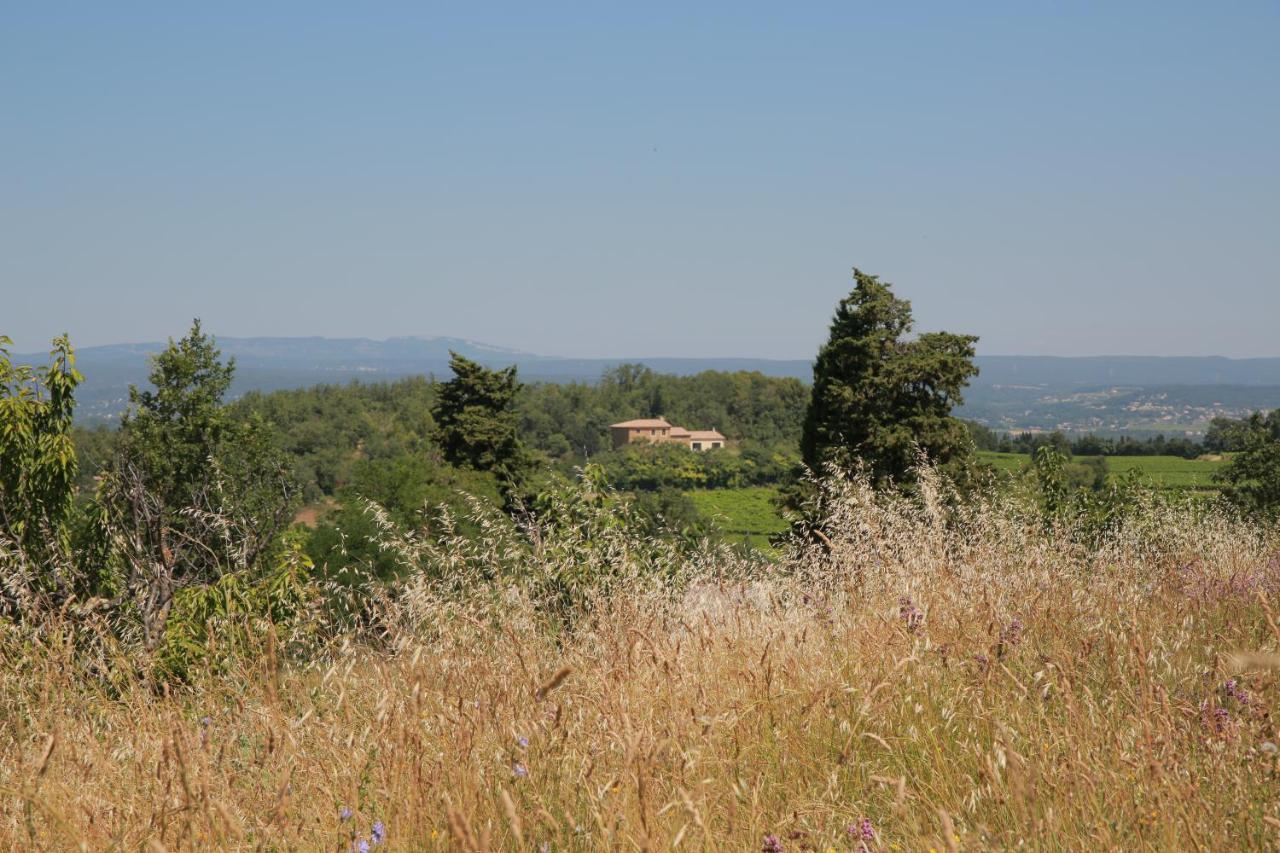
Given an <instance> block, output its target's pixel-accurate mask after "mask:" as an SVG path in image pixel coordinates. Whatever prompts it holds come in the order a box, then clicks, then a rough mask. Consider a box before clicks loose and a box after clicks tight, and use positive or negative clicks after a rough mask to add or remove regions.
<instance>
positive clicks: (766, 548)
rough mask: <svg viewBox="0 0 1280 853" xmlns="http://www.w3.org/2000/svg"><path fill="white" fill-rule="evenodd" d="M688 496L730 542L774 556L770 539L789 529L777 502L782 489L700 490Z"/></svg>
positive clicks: (752, 487) (754, 487) (764, 487)
mask: <svg viewBox="0 0 1280 853" xmlns="http://www.w3.org/2000/svg"><path fill="white" fill-rule="evenodd" d="M686 494H687V495H688V496H689V498H690V499H691V500H692V501H693V503H694V506H696V507H697V509H698V512H700V513H701V514H702V515H704V516H706V517H707V518H709V519H710V520H711V521H712V522H713V523H714V524H715V525H716V527H717V528H718V529H719V530H720V532H721V533H723V534H724V535H725V537H726V538H727V539H728V540H729V541H730V542H737V543H745V544H747V545H749V546H751V547H752V548H755V549H758V550H760V551H763V552H765V553H773V547H772V546H771V545H770V544H769V542H770V538H771V537H773V536H775V535H777V534H779V533H781V532H783V531H784V530H786V529H787V523H786V522H785V521H783V519H782V516H781V515H780V513H779V511H778V507H777V504H776V503H775V500H776V498H777V495H778V490H777V489H775V488H773V487H770V486H750V487H747V488H741V489H697V490H694V491H690V492H686Z"/></svg>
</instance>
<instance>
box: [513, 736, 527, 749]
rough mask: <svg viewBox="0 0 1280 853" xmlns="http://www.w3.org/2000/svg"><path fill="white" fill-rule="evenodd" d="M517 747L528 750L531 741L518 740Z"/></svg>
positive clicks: (523, 738)
mask: <svg viewBox="0 0 1280 853" xmlns="http://www.w3.org/2000/svg"><path fill="white" fill-rule="evenodd" d="M516 745H517V746H519V747H520V748H521V749H528V748H529V739H528V738H527V737H522V738H519V739H517V740H516Z"/></svg>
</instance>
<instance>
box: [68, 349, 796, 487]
mask: <svg viewBox="0 0 1280 853" xmlns="http://www.w3.org/2000/svg"><path fill="white" fill-rule="evenodd" d="M438 391H439V384H438V383H436V382H433V381H432V380H430V379H427V378H424V377H416V378H410V379H402V380H399V381H396V382H390V383H376V384H366V383H360V382H353V383H350V384H347V385H318V386H315V387H312V388H303V389H296V390H283V391H272V392H251V393H249V394H246V395H245V396H243V397H241V398H240V399H239V400H237V401H235V402H234V403H232V404H231V406H230V408H231V410H232V412H233V413H234V414H235V415H236V416H237V417H239V418H244V419H251V418H261V419H262V420H264V421H266V422H267V423H269V424H270V425H271V426H272V427H273V434H274V435H275V436H276V440H277V441H278V442H279V444H280V446H281V449H282V450H284V451H285V452H286V453H287V454H288V455H289V456H290V457H291V458H292V459H293V461H294V466H295V470H294V474H295V476H296V478H297V480H298V483H299V484H300V486H301V487H302V490H303V496H304V499H305V500H307V501H308V502H315V501H318V500H321V499H324V498H332V497H335V496H337V495H338V494H339V492H340V491H342V490H343V489H344V488H345V487H348V486H351V485H352V484H355V483H367V482H368V481H369V479H370V474H371V471H370V470H369V465H370V464H373V463H379V462H380V463H381V464H383V465H385V464H388V463H390V462H391V461H392V460H397V459H400V458H402V457H406V456H412V457H416V458H418V459H424V460H427V461H429V462H433V463H436V464H439V463H440V461H441V460H440V452H439V448H438V447H437V446H436V443H435V437H434V431H435V423H434V421H433V419H432V416H431V409H432V406H434V405H435V403H436V397H437V394H438ZM808 395H809V389H808V387H807V386H806V385H805V384H804V383H802V382H800V381H799V380H797V379H788V378H777V377H770V376H765V375H764V374H761V373H755V372H745V371H744V372H738V373H722V372H718V371H707V372H704V373H699V374H697V375H695V376H672V375H666V374H659V373H655V372H653V371H652V370H650V369H649V368H647V367H643V366H640V365H621V366H619V367H617V368H615V369H613V370H610V371H608V372H607V373H605V374H604V376H603V377H602V378H601V379H600V381H599V382H597V383H594V384H587V383H581V382H574V383H567V384H559V383H538V384H528V385H525V386H524V387H522V388H521V389H520V392H519V396H518V398H517V410H518V414H519V422H520V428H519V435H520V440H521V442H522V443H523V444H524V446H525V448H526V450H528V451H529V452H530V453H532V454H534V456H535V458H536V459H537V461H538V462H539V464H541V465H543V466H551V467H556V468H560V469H563V470H569V469H572V468H573V467H575V466H578V465H582V464H584V463H586V462H588V461H590V462H593V463H597V464H600V465H603V466H604V467H605V469H606V471H608V472H609V474H610V476H611V478H612V479H615V480H616V481H617V484H618V485H620V486H621V487H623V488H657V487H661V486H679V487H686V488H687V487H694V486H707V487H715V486H722V485H735V486H736V485H752V484H759V483H766V482H775V481H776V480H777V479H779V478H780V477H782V476H784V475H785V474H786V472H787V471H788V470H789V469H790V467H791V466H793V465H794V463H795V461H796V459H797V453H796V450H795V448H796V447H797V446H798V444H799V437H800V426H801V423H802V421H803V419H804V409H805V405H806V404H807V402H808ZM657 416H662V417H665V418H667V419H668V420H670V421H671V422H672V423H675V424H678V425H680V426H684V427H687V428H689V429H718V430H719V431H720V432H722V433H724V434H725V435H726V436H727V437H728V438H729V439H730V440H731V442H732V443H733V450H732V452H725V453H708V454H695V453H693V452H692V451H688V450H686V449H684V448H679V447H664V448H661V449H656V448H629V449H627V450H624V451H614V450H613V448H612V444H611V442H610V438H609V424H611V423H616V422H618V421H621V420H627V419H630V418H640V417H657ZM114 435H115V431H114V430H112V429H107V428H105V427H100V428H96V429H79V430H77V435H76V446H77V448H78V450H79V453H80V456H81V479H82V486H83V487H85V489H84V490H88V487H89V486H90V485H91V481H92V479H93V477H94V476H95V475H96V474H97V472H98V470H99V469H100V467H101V464H102V461H103V460H105V459H106V458H108V457H109V456H110V453H111V448H112V444H113V436H114Z"/></svg>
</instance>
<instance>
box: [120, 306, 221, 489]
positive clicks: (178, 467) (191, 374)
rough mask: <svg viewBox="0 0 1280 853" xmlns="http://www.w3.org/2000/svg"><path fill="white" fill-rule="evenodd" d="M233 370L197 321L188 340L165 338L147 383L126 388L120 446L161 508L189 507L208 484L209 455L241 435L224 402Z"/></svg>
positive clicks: (153, 359) (188, 335) (155, 357)
mask: <svg viewBox="0 0 1280 853" xmlns="http://www.w3.org/2000/svg"><path fill="white" fill-rule="evenodd" d="M234 374H235V362H234V360H231V361H228V362H227V363H226V364H223V363H222V361H221V360H220V353H219V351H218V349H217V347H216V346H214V342H213V339H212V338H210V337H209V336H208V335H206V334H204V332H203V331H202V330H201V328H200V321H199V320H195V321H194V322H193V323H192V326H191V331H190V332H188V333H187V335H186V337H184V338H182V339H181V340H179V341H177V342H174V341H173V339H172V338H171V339H170V340H169V346H168V347H166V348H165V349H164V351H163V352H161V353H159V354H158V355H156V356H153V358H152V365H151V373H150V375H149V377H148V379H149V381H150V383H151V386H152V387H151V388H149V389H143V390H140V389H139V388H138V387H137V386H130V388H129V410H128V411H127V412H126V413H125V415H124V417H123V419H122V420H121V424H120V447H119V451H120V453H121V454H122V455H123V456H125V457H127V458H128V460H129V462H130V464H132V465H134V466H137V467H138V468H139V469H140V470H141V471H143V472H144V474H145V477H146V481H147V487H148V488H149V489H150V490H151V491H152V492H153V493H154V494H155V495H156V496H157V497H158V498H159V499H160V500H161V501H162V502H163V503H164V505H165V506H169V507H186V506H190V505H191V504H192V502H193V498H194V497H195V492H196V490H197V489H199V488H201V487H203V485H204V483H205V482H206V479H207V471H208V467H209V459H210V458H211V457H213V456H215V455H217V453H218V452H219V451H220V450H221V449H222V448H223V447H224V445H225V444H227V443H234V442H235V441H236V440H238V439H240V438H241V437H242V436H241V435H238V434H235V433H236V430H235V427H236V425H237V424H236V422H235V421H233V420H232V419H231V417H229V415H228V413H227V412H226V410H225V408H224V406H223V404H222V398H223V397H224V396H225V395H226V393H227V389H228V388H230V386H231V377H232V376H233V375H234Z"/></svg>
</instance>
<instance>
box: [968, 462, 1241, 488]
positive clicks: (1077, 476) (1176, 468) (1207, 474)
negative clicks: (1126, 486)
mask: <svg viewBox="0 0 1280 853" xmlns="http://www.w3.org/2000/svg"><path fill="white" fill-rule="evenodd" d="M978 462H979V463H982V464H984V465H989V466H991V467H992V468H994V469H995V470H996V471H999V472H1003V473H1007V474H1013V475H1018V474H1020V473H1021V472H1023V471H1024V470H1027V469H1028V468H1029V467H1030V465H1031V457H1030V456H1029V455H1027V454H1025V453H992V452H980V453H979V454H978ZM1226 464H1227V463H1226V462H1223V461H1219V460H1213V459H1183V458H1181V457H1178V456H1108V457H1091V456H1086V457H1080V456H1075V457H1071V461H1070V463H1069V464H1068V466H1067V470H1068V474H1069V477H1070V478H1071V480H1072V482H1073V483H1075V484H1076V485H1089V484H1090V483H1092V482H1095V481H1096V480H1097V477H1098V474H1099V471H1100V469H1101V468H1102V466H1103V465H1105V470H1106V475H1107V485H1115V484H1117V483H1119V482H1121V481H1122V480H1123V479H1124V478H1125V477H1126V476H1128V475H1129V474H1130V473H1134V474H1136V475H1137V476H1138V477H1139V478H1140V479H1142V480H1145V481H1147V482H1149V483H1150V485H1151V486H1152V487H1154V488H1157V489H1162V490H1167V491H1174V492H1177V491H1196V492H1201V493H1206V492H1211V491H1218V490H1220V489H1221V488H1222V487H1221V485H1220V484H1217V483H1215V477H1216V475H1217V473H1218V472H1219V471H1221V470H1222V469H1223V468H1224V467H1225V466H1226Z"/></svg>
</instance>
